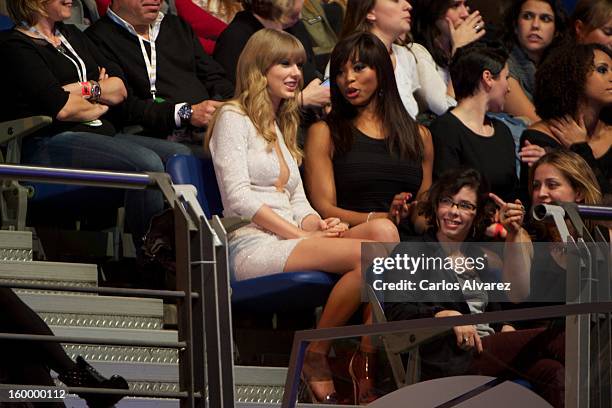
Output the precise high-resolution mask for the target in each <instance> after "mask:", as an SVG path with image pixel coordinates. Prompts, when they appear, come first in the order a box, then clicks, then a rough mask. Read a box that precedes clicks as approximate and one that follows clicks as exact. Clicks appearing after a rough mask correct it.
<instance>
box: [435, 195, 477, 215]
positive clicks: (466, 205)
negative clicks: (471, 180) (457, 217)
mask: <svg viewBox="0 0 612 408" xmlns="http://www.w3.org/2000/svg"><path fill="white" fill-rule="evenodd" d="M438 206H439V207H440V208H453V206H456V207H457V209H458V210H459V211H464V212H473V211H476V205H474V204H472V203H470V202H469V201H459V202H458V203H456V202H454V201H453V199H452V198H450V197H444V198H441V199H440V201H439V202H438Z"/></svg>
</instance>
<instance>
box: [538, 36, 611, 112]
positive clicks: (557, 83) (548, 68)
mask: <svg viewBox="0 0 612 408" xmlns="http://www.w3.org/2000/svg"><path fill="white" fill-rule="evenodd" d="M595 50H599V51H601V52H603V53H605V54H606V55H608V56H609V57H610V58H612V51H610V49H609V48H607V47H604V46H603V45H599V44H575V43H571V42H568V43H566V44H565V45H564V46H563V47H557V48H555V49H554V50H553V51H552V52H551V53H550V55H549V56H548V58H547V59H546V60H545V61H544V62H542V64H540V66H539V67H538V70H537V72H536V82H535V83H536V88H535V93H534V95H533V104H534V105H535V108H536V112H537V114H538V116H540V117H541V118H542V119H544V120H549V119H555V118H561V117H563V116H565V115H571V116H574V115H575V114H576V113H577V112H578V106H579V103H580V101H581V99H582V97H583V95H584V92H585V87H586V80H587V76H588V74H589V72H591V70H592V69H593V60H594V58H595Z"/></svg>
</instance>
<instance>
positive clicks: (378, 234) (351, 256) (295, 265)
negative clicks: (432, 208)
mask: <svg viewBox="0 0 612 408" xmlns="http://www.w3.org/2000/svg"><path fill="white" fill-rule="evenodd" d="M353 237H355V238H356V237H360V238H364V240H362V239H350V238H353ZM367 238H370V239H377V240H381V241H383V242H397V241H398V240H399V235H398V233H397V229H396V228H395V226H394V225H393V224H392V223H391V222H390V221H387V220H376V222H371V223H366V224H361V225H359V226H357V227H355V228H352V229H351V230H349V231H347V233H346V234H345V238H312V239H305V240H303V241H301V242H300V243H299V244H298V245H297V246H296V247H295V249H294V250H293V252H292V253H291V254H290V255H289V258H288V259H287V263H286V264H285V272H291V271H296V270H303V269H318V270H322V271H325V272H331V273H338V274H342V275H343V276H342V277H341V278H340V280H339V281H338V282H337V283H336V285H335V286H334V288H333V289H332V291H331V293H330V295H329V298H328V300H327V303H326V304H325V308H324V309H323V313H322V315H321V319H320V320H319V324H318V325H317V328H326V327H338V326H341V325H343V324H345V323H346V322H347V321H348V319H349V318H350V317H351V316H352V315H353V314H354V313H355V312H356V311H357V310H358V308H359V306H360V305H361V280H362V277H361V243H362V242H368V241H366V240H365V239H367ZM315 255H316V256H315ZM364 322H371V314H370V310H369V308H366V310H365V311H364ZM362 343H363V344H364V345H367V346H369V347H368V348H371V347H372V345H371V342H370V339H369V338H365V337H364V338H363V339H362ZM330 345H331V343H330V342H329V341H318V342H312V343H311V344H310V345H309V346H308V353H307V357H306V358H307V361H306V362H305V369H306V367H307V366H310V370H309V371H310V372H309V373H308V375H307V379H308V383H309V386H310V387H311V389H312V391H313V393H314V394H315V397H316V398H317V399H318V400H324V399H325V398H326V397H327V396H331V395H333V394H334V392H335V389H334V384H333V381H332V380H331V376H327V375H326V374H324V373H315V372H314V371H317V370H318V371H323V372H325V373H329V367H328V366H327V363H326V360H325V357H324V356H326V355H327V353H328V351H329V347H330ZM315 356H318V357H315ZM317 375H319V376H318V377H317Z"/></svg>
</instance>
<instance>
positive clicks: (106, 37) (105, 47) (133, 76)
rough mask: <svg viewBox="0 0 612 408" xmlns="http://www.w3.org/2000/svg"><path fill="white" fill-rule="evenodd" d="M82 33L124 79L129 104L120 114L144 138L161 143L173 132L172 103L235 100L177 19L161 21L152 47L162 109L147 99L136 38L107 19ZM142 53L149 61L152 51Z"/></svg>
mask: <svg viewBox="0 0 612 408" xmlns="http://www.w3.org/2000/svg"><path fill="white" fill-rule="evenodd" d="M86 33H87V34H88V35H89V36H90V37H91V39H92V40H93V41H94V42H95V43H96V44H97V45H98V46H99V47H100V50H101V51H102V53H103V54H104V55H106V57H107V58H109V59H110V60H112V61H114V62H116V63H117V64H118V65H119V66H120V67H121V69H122V70H123V72H124V73H125V77H126V81H127V83H126V86H127V88H128V98H127V100H126V102H125V103H124V104H123V109H122V111H121V112H120V114H121V119H122V121H123V123H124V124H128V125H130V124H135V125H141V126H144V127H145V129H146V133H147V134H151V135H158V136H160V137H165V136H167V135H168V134H169V133H171V132H172V130H173V129H175V127H176V124H175V119H174V105H175V104H176V103H181V102H188V103H190V104H196V103H199V102H202V101H204V100H207V99H216V100H222V99H228V98H231V97H232V96H233V94H234V87H233V85H232V84H231V83H230V82H229V81H228V80H227V79H226V76H225V71H224V70H223V68H222V67H221V66H220V65H219V64H217V62H216V61H214V60H213V59H212V58H211V57H210V56H209V55H207V54H206V52H204V49H203V48H202V45H201V44H200V41H199V40H198V38H197V36H196V35H195V34H194V33H193V31H192V29H191V27H190V26H189V24H187V23H186V22H184V21H183V20H181V19H180V18H179V17H177V16H174V15H171V14H168V15H166V16H164V19H163V20H162V22H161V27H160V31H159V35H158V37H157V39H156V41H155V48H156V52H157V83H156V87H157V94H156V96H157V97H161V98H163V99H164V100H165V101H164V102H162V103H154V102H153V99H152V97H151V92H150V87H151V86H150V83H149V78H148V74H147V68H146V65H145V61H144V58H143V55H142V51H141V49H140V42H139V41H138V38H137V37H136V36H134V35H132V34H130V33H129V32H128V31H127V30H126V29H125V28H123V27H121V26H119V25H118V24H116V23H115V22H113V20H111V19H110V18H109V17H108V16H105V17H103V18H101V19H100V20H98V21H97V22H96V23H95V24H94V25H92V26H91V27H90V28H89V29H87V31H86ZM145 47H146V49H147V52H148V53H149V56H150V55H151V54H150V53H151V48H150V46H149V43H148V42H146V41H145Z"/></svg>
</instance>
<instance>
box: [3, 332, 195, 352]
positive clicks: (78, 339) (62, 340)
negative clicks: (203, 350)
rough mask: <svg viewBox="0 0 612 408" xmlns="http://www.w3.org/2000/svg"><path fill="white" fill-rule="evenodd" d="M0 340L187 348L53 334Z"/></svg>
mask: <svg viewBox="0 0 612 408" xmlns="http://www.w3.org/2000/svg"><path fill="white" fill-rule="evenodd" d="M0 340H23V341H46V342H48V343H66V344H104V345H108V346H134V347H160V348H175V349H184V348H185V347H187V342H184V341H149V340H121V339H100V338H97V337H75V336H56V335H54V334H22V333H0Z"/></svg>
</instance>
